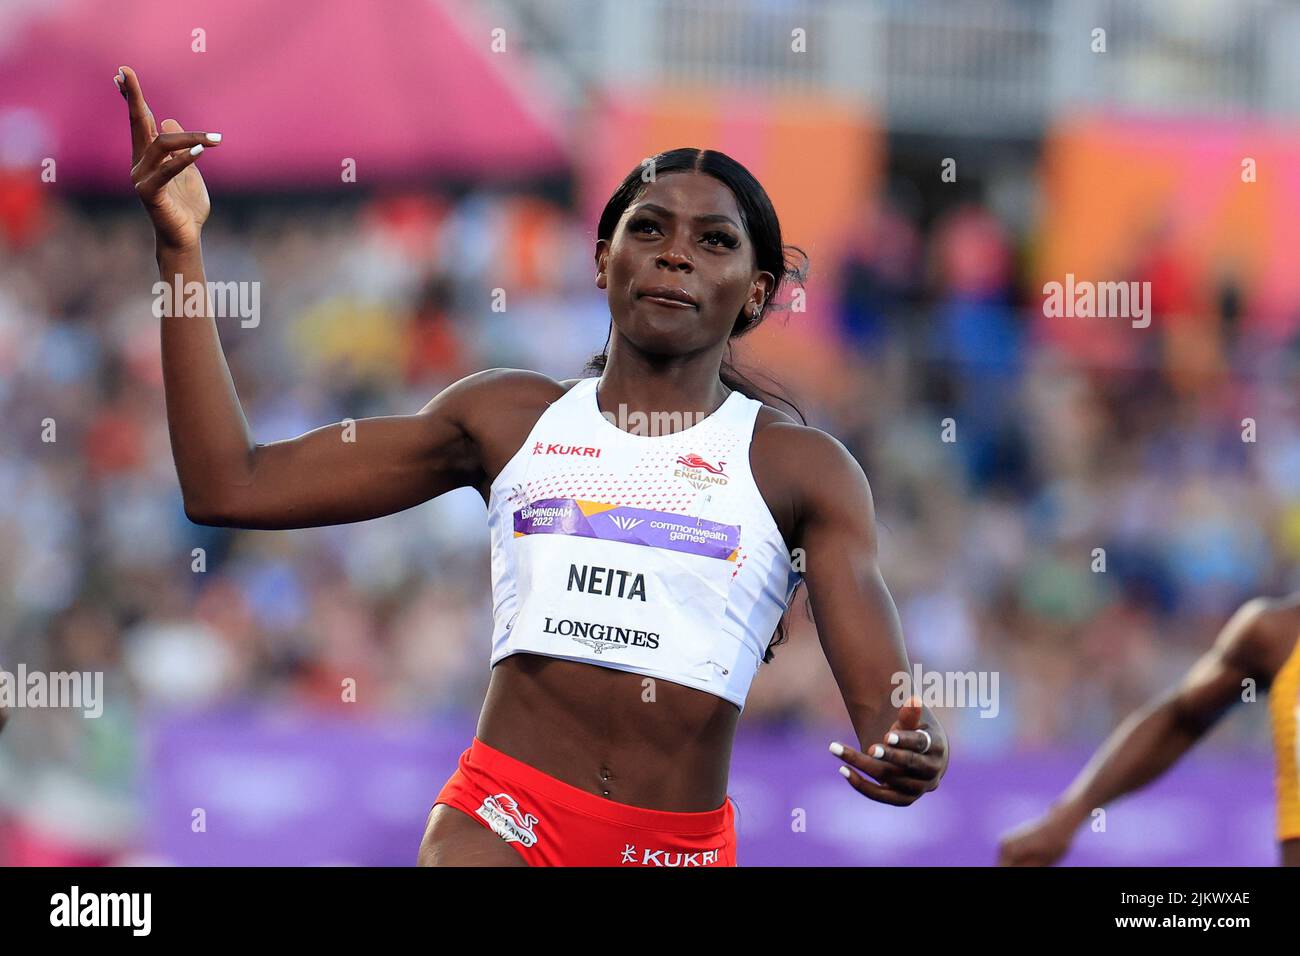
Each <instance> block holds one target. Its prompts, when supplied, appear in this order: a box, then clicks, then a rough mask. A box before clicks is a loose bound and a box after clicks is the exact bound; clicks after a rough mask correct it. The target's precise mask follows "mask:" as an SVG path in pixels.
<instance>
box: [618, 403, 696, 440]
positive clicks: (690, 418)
mask: <svg viewBox="0 0 1300 956" xmlns="http://www.w3.org/2000/svg"><path fill="white" fill-rule="evenodd" d="M600 414H601V415H602V416H603V417H604V418H605V420H606V421H607V422H609V423H610V424H611V425H614V426H615V427H617V428H621V429H622V430H623V431H625V432H631V433H632V434H633V435H643V436H645V437H647V438H658V437H660V436H663V435H671V434H673V433H675V432H680V431H684V430H685V429H687V428H690V427H691V426H693V425H698V424H699V423H700V422H702V421H704V420H705V419H706V418H708V417H709V415H711V414H713V413H712V412H642V411H631V412H630V411H628V408H627V405H625V404H623V403H620V404H619V406H618V411H617V412H607V411H604V410H602V411H601V413H600Z"/></svg>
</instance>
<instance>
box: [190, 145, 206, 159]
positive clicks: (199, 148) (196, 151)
mask: <svg viewBox="0 0 1300 956" xmlns="http://www.w3.org/2000/svg"><path fill="white" fill-rule="evenodd" d="M201 152H203V144H202V143H199V144H198V145H196V146H194V147H193V148H191V149H190V155H191V156H197V155H199V153H201Z"/></svg>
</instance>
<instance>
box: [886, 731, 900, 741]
mask: <svg viewBox="0 0 1300 956" xmlns="http://www.w3.org/2000/svg"><path fill="white" fill-rule="evenodd" d="M885 739H886V740H888V741H889V742H890V743H891V744H897V743H898V734H895V733H891V734H890V735H889V736H888V737H886V738H885Z"/></svg>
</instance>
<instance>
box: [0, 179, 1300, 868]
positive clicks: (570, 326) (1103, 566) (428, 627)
mask: <svg viewBox="0 0 1300 956" xmlns="http://www.w3.org/2000/svg"><path fill="white" fill-rule="evenodd" d="M7 222H8V231H7V234H6V235H4V237H3V238H2V239H0V243H2V244H3V246H4V249H3V255H2V256H0V418H2V420H3V424H0V429H3V433H4V454H3V456H0V667H2V668H5V669H8V670H10V671H13V670H14V669H15V668H16V666H17V664H18V662H20V661H21V662H24V663H26V665H27V666H28V668H30V669H37V668H40V669H45V670H50V671H73V670H75V671H103V672H104V673H105V675H106V678H105V681H106V683H105V704H104V715H103V717H101V718H100V719H98V720H85V719H82V718H81V717H80V716H79V715H78V714H77V713H76V712H67V711H54V710H47V711H40V712H37V711H29V712H24V713H21V714H19V715H18V716H17V717H16V719H11V721H10V726H9V727H7V728H6V731H5V734H4V735H3V736H0V832H3V833H4V836H3V837H0V862H5V861H6V860H9V861H25V860H41V861H47V862H77V861H79V862H96V861H99V860H102V859H115V858H120V857H119V856H117V854H120V852H121V850H122V848H123V847H127V846H130V845H131V842H132V839H133V836H132V835H133V834H135V833H138V832H139V831H140V827H141V826H142V822H143V820H144V815H145V810H144V807H145V805H146V804H145V800H146V797H147V794H144V793H142V790H141V772H142V771H141V768H142V766H143V764H144V761H145V760H146V758H147V748H148V734H147V729H148V727H149V722H150V720H151V719H153V718H154V716H155V715H156V714H158V713H160V712H165V711H168V710H172V709H176V708H182V709H192V708H204V707H210V706H214V705H218V704H228V703H237V702H241V701H247V702H255V703H258V704H270V705H275V706H280V705H282V706H286V707H293V708H320V709H330V710H341V709H344V708H353V709H354V712H366V713H379V712H382V713H401V714H407V715H412V716H416V717H419V718H425V717H434V718H436V717H440V716H452V715H465V714H473V713H476V712H477V709H478V708H479V706H480V705H481V703H482V699H483V693H484V690H485V688H486V685H487V679H488V668H487V658H488V652H489V646H488V640H489V636H490V633H491V601H490V590H489V557H488V535H487V528H486V521H485V509H484V506H483V502H482V500H481V499H480V498H479V497H478V495H477V493H475V492H473V491H471V490H468V489H462V490H459V491H456V492H453V493H450V494H448V495H445V496H443V497H442V498H439V499H438V500H435V501H433V502H429V503H427V504H425V505H423V506H420V507H419V508H416V509H413V510H411V511H409V512H406V513H403V514H400V515H394V516H390V517H387V518H383V519H379V520H375V521H369V522H364V523H359V524H354V525H344V526H338V527H332V528H317V529H305V530H294V531H238V530H229V529H219V528H209V527H200V526H196V525H194V524H191V523H190V522H189V521H188V520H187V519H186V517H185V515H184V512H183V509H182V503H181V499H180V494H179V489H178V485H177V481H176V474H175V470H174V467H173V463H172V458H171V450H170V444H169V439H168V432H167V420H166V414H165V404H164V396H163V390H162V383H161V372H160V360H159V336H158V323H157V320H156V319H155V318H154V317H153V316H152V314H151V303H152V294H151V286H152V283H153V282H154V281H155V280H156V279H157V275H156V265H155V262H154V257H153V242H152V235H151V232H150V230H149V226H148V223H147V221H146V219H145V217H144V215H143V213H142V212H140V211H139V210H138V209H134V208H124V207H118V206H113V207H110V208H96V209H91V208H88V207H84V206H78V205H74V204H64V203H51V204H49V205H48V206H43V207H42V208H40V209H39V210H37V211H32V212H30V214H24V215H23V216H21V217H11V218H10V219H9V220H7ZM593 232H594V224H593V223H588V222H585V221H580V220H579V218H578V217H577V216H576V215H575V214H574V213H573V212H572V211H571V210H570V209H568V208H567V207H565V206H562V205H557V204H555V203H553V202H551V201H549V200H547V199H544V198H540V197H536V196H530V195H520V194H504V193H496V192H473V191H472V192H469V193H466V194H464V195H460V196H456V197H452V196H445V197H440V196H431V195H408V196H392V197H386V198H378V199H376V198H372V199H369V200H366V201H362V202H353V203H349V204H346V205H337V204H326V203H323V202H317V203H313V202H300V203H293V202H283V201H279V202H275V203H273V204H270V205H266V206H258V205H257V204H252V203H250V204H248V205H246V206H245V205H240V203H239V202H238V201H237V200H235V201H231V202H226V201H225V200H223V199H222V198H221V197H218V202H217V208H216V211H215V213H214V216H213V218H212V220H211V222H210V223H209V224H208V226H207V227H206V229H205V234H204V250H205V261H206V265H207V275H208V278H209V279H210V280H213V281H227V280H238V281H255V282H258V283H260V310H261V311H260V316H259V319H258V322H257V323H256V324H255V325H251V326H248V327H243V326H241V324H240V323H239V322H238V321H237V320H223V321H222V323H221V334H222V340H223V344H224V347H225V352H226V356H227V359H228V361H229V364H230V368H231V372H232V375H233V378H234V381H235V383H236V386H237V388H238V391H239V395H240V399H241V400H242V403H243V407H244V410H245V414H246V416H247V419H248V422H249V424H250V427H251V429H252V433H253V435H254V437H255V439H256V440H257V441H260V442H270V441H275V440H279V439H284V438H289V437H292V436H295V435H298V434H301V433H303V432H305V431H308V430H310V429H313V428H316V427H319V426H321V425H324V424H327V423H330V422H335V421H338V420H340V419H343V418H348V417H351V418H362V417H368V416H376V415H391V414H407V413H413V412H415V411H417V410H419V408H420V407H422V406H423V405H424V404H425V403H427V402H428V401H429V399H431V398H432V397H433V396H434V395H435V394H437V392H438V391H439V390H441V389H442V388H444V387H445V386H447V385H448V384H450V383H451V382H454V381H455V380H457V379H458V378H460V377H462V376H464V375H466V374H469V373H471V372H473V371H476V370H479V369H483V368H491V367H498V366H511V367H522V368H531V369H536V370H538V371H541V372H544V373H546V374H549V375H552V376H555V377H556V378H569V377H576V376H579V375H581V374H582V370H583V366H584V365H585V363H586V360H587V359H588V358H589V357H590V355H591V354H592V353H593V352H597V351H599V350H600V348H601V347H602V344H603V343H604V341H605V335H606V332H607V329H608V320H609V315H608V308H607V305H606V303H605V300H604V293H603V292H601V291H600V290H597V289H596V288H594V285H593V283H592V274H593V269H592V260H591V256H592V250H593V246H592V242H593V239H592V236H593ZM1032 246H1033V236H1032V235H1027V234H1024V233H1023V231H1022V230H1019V229H1016V228H1014V227H1012V226H1011V225H1009V224H1008V223H1006V222H1005V221H1003V220H1002V219H1001V218H999V216H998V215H996V214H995V213H994V211H993V210H992V209H991V208H990V207H988V206H987V205H984V204H981V203H978V202H977V203H972V204H968V205H962V206H957V207H954V208H951V209H946V210H942V211H941V212H940V213H939V214H938V215H935V216H928V215H926V216H923V215H922V214H921V212H920V211H919V210H918V209H915V208H912V207H909V206H908V205H907V204H905V203H896V202H890V201H885V202H883V203H882V204H881V206H880V207H879V209H877V210H876V211H875V212H874V214H873V215H872V216H871V217H870V218H868V219H866V220H864V222H863V224H862V228H861V231H860V233H859V234H855V235H853V236H850V237H847V239H846V242H845V243H844V245H843V247H842V248H840V249H838V250H836V251H835V257H836V261H835V262H833V263H817V262H814V269H817V268H818V267H819V266H825V267H826V268H825V269H823V272H824V274H825V275H828V276H832V277H833V286H831V287H829V288H826V287H822V288H820V289H819V290H818V292H817V294H819V295H828V296H829V297H830V299H831V300H832V301H833V302H834V303H835V305H834V308H833V310H832V311H833V317H832V318H833V320H832V322H831V323H830V324H829V325H828V326H827V327H826V328H827V331H826V332H825V333H824V334H826V335H828V336H831V337H833V338H834V341H835V342H836V343H837V345H838V347H837V348H836V349H835V351H834V354H835V355H837V356H838V362H839V363H840V364H839V367H838V368H836V369H835V370H833V371H834V374H835V375H836V377H837V381H839V382H841V383H843V386H844V387H842V388H840V389H838V390H837V392H836V394H835V396H834V398H833V400H829V401H827V400H818V401H816V402H813V401H810V400H809V399H808V398H807V396H806V395H802V394H800V392H799V390H798V389H797V388H794V387H792V388H791V389H790V390H789V394H790V395H791V397H793V398H794V400H795V402H796V404H798V405H799V407H800V408H801V409H802V410H803V412H804V413H805V414H806V415H807V417H808V420H809V422H810V424H812V425H814V426H816V427H819V428H822V429H824V430H826V431H828V432H830V433H831V434H833V435H835V436H836V437H838V438H839V439H840V440H842V441H843V442H844V443H845V445H846V446H847V447H848V448H849V449H850V450H851V451H852V452H853V453H854V454H855V455H856V456H857V458H858V460H859V461H860V462H861V463H862V465H863V468H864V470H865V472H866V474H867V476H868V478H869V479H870V481H871V484H872V490H873V494H874V498H875V503H876V509H877V515H878V520H879V524H880V529H881V538H880V546H881V557H882V566H883V571H884V574H885V578H886V581H887V582H888V584H889V586H890V589H891V591H892V593H893V595H894V597H895V600H896V601H897V603H898V605H899V608H900V612H901V615H902V619H903V624H904V630H905V633H906V635H907V639H908V647H909V652H910V654H911V656H912V659H913V661H915V662H920V664H921V665H922V666H923V667H924V668H925V669H927V670H946V671H984V672H997V674H998V678H999V681H998V691H999V699H998V715H997V717H996V718H994V719H990V718H986V717H981V716H980V714H979V711H978V709H975V708H966V709H962V710H956V709H948V710H940V714H941V717H942V719H943V720H944V721H945V725H946V726H947V728H948V731H949V734H950V736H951V737H952V740H953V743H954V746H955V747H956V748H959V750H958V752H959V753H960V754H961V755H962V757H961V758H958V759H964V758H965V757H966V756H968V755H978V754H979V753H981V752H983V753H989V752H995V751H1000V752H1005V751H1008V750H1011V749H1015V748H1036V747H1049V746H1064V745H1092V744H1095V743H1097V742H1099V741H1100V739H1101V738H1102V737H1103V736H1104V735H1105V734H1106V733H1107V732H1108V731H1109V730H1110V729H1111V728H1113V726H1114V725H1115V724H1116V723H1117V721H1118V720H1119V719H1120V718H1121V717H1122V716H1123V715H1124V714H1126V713H1127V712H1128V711H1130V710H1132V709H1133V708H1135V707H1137V706H1141V705H1143V704H1145V703H1147V702H1148V701H1149V700H1150V699H1151V695H1152V694H1153V693H1155V692H1158V691H1159V690H1161V689H1163V688H1164V687H1166V686H1168V685H1169V684H1170V683H1171V682H1172V681H1173V680H1174V679H1175V678H1176V677H1177V676H1178V675H1179V674H1181V673H1182V672H1183V671H1184V670H1185V669H1186V668H1187V666H1188V665H1189V664H1190V662H1191V661H1192V660H1193V659H1194V658H1195V656H1197V655H1198V654H1199V653H1201V652H1202V651H1203V650H1204V649H1205V648H1206V647H1207V646H1208V643H1209V641H1210V640H1211V638H1212V636H1213V634H1214V633H1215V631H1216V630H1217V628H1218V627H1219V626H1220V625H1221V624H1222V623H1223V621H1224V620H1225V618H1226V617H1227V615H1228V614H1229V613H1230V612H1231V611H1232V610H1233V609H1234V608H1235V607H1236V606H1237V605H1238V604H1239V603H1240V602H1241V601H1242V600H1244V599H1245V598H1247V597H1250V596H1252V595H1255V594H1259V593H1270V594H1279V593H1282V592H1284V591H1285V590H1287V589H1294V588H1300V573H1298V571H1300V413H1298V412H1297V408H1296V404H1295V402H1296V395H1297V394H1300V389H1298V388H1297V386H1298V385H1300V348H1298V347H1297V346H1300V334H1298V335H1297V336H1296V337H1295V338H1293V339H1292V340H1291V341H1290V343H1288V344H1287V345H1285V346H1284V347H1282V348H1278V347H1277V346H1276V343H1269V344H1265V343H1261V342H1259V341H1257V340H1256V339H1254V338H1253V337H1252V335H1251V334H1250V331H1249V323H1248V322H1244V321H1242V316H1241V315H1240V314H1239V313H1240V311H1241V308H1240V302H1239V299H1238V298H1234V297H1233V296H1232V295H1217V296H1212V297H1210V301H1212V302H1213V303H1214V304H1213V306H1212V307H1211V308H1209V309H1206V308H1203V307H1202V306H1201V305H1199V304H1198V303H1200V302H1201V301H1202V300H1203V299H1204V296H1199V295H1197V294H1193V292H1188V293H1187V297H1186V301H1185V302H1183V301H1174V302H1163V303H1161V304H1158V305H1157V320H1156V323H1155V326H1154V327H1153V328H1151V329H1145V330H1142V329H1131V328H1128V327H1127V326H1124V327H1122V328H1119V329H1115V330H1113V337H1114V338H1115V340H1116V341H1117V342H1119V343H1120V345H1119V346H1118V347H1117V348H1118V351H1117V352H1116V353H1115V354H1113V355H1111V356H1109V357H1108V359H1107V361H1104V362H1099V361H1096V360H1095V358H1087V359H1085V358H1083V357H1081V356H1080V355H1078V354H1077V353H1075V352H1072V351H1071V346H1070V343H1069V342H1061V341H1057V340H1056V339H1055V338H1054V336H1053V335H1052V330H1051V328H1050V327H1049V326H1048V325H1047V320H1044V319H1043V318H1042V314H1041V298H1038V299H1036V298H1035V295H1034V289H1033V287H1032V284H1031V283H1030V282H1029V280H1028V278H1027V276H1028V274H1029V268H1028V266H1027V264H1026V263H1027V262H1028V261H1029V259H1030V256H1031V255H1032V251H1033V249H1032ZM1158 268H1162V266H1161V264H1160V263H1154V264H1153V263H1136V262H1135V263H1133V264H1132V274H1133V275H1134V276H1135V277H1142V276H1150V275H1151V274H1152V272H1151V270H1153V269H1158ZM1189 282H1190V280H1189ZM1171 285H1172V284H1171V283H1169V282H1165V283H1164V284H1163V285H1162V288H1164V289H1169V288H1170V287H1171ZM1191 285H1194V283H1191ZM496 289H502V290H506V295H507V297H508V298H507V299H506V300H505V302H504V306H505V307H504V309H500V310H496V309H494V303H499V300H496V299H494V296H493V290H496ZM1161 309H1163V311H1160V310H1161ZM1174 314H1178V315H1179V316H1180V322H1181V324H1180V325H1179V326H1178V328H1180V329H1181V330H1182V331H1181V332H1180V333H1179V334H1178V335H1177V336H1175V335H1171V334H1170V333H1169V331H1168V327H1167V326H1166V327H1164V328H1162V327H1161V324H1162V323H1161V319H1160V316H1162V315H1164V316H1172V315H1174ZM798 322H799V316H798V315H797V314H791V315H790V316H789V320H788V323H787V326H788V328H789V329H790V330H792V331H797V330H798V327H799V326H798ZM1188 343H1191V344H1188ZM739 354H740V356H741V358H742V359H743V356H744V352H743V350H742V351H741V352H740V353H739ZM766 371H767V372H769V373H770V374H772V375H774V376H775V377H776V378H777V379H778V380H780V379H781V378H782V370H781V368H780V367H779V366H769V367H768V368H767V369H766ZM1247 418H1249V419H1252V420H1253V421H1254V422H1255V423H1256V426H1257V432H1256V434H1255V435H1254V436H1252V437H1254V439H1255V440H1253V441H1249V440H1243V419H1247ZM947 420H951V421H950V423H949V422H947ZM787 621H788V624H789V628H790V637H789V641H788V643H786V644H784V645H782V646H780V647H778V648H777V651H776V659H775V662H774V663H773V664H772V665H771V666H767V667H764V668H763V669H762V671H761V672H760V674H759V677H758V679H757V681H756V683H755V685H754V688H753V691H752V693H751V696H750V699H749V703H748V704H747V707H746V709H745V716H744V721H743V723H742V732H744V730H745V729H746V728H749V727H753V726H756V725H768V726H779V727H788V726H797V725H800V724H803V725H827V724H832V723H833V724H836V725H840V726H845V725H846V717H845V711H844V707H843V705H842V703H841V702H840V698H839V696H838V693H837V691H836V688H835V684H834V681H833V678H832V677H831V674H830V671H829V669H828V667H827V666H826V663H825V660H824V658H823V657H822V654H821V651H820V648H819V646H818V644H817V640H816V633H815V630H814V629H813V625H812V623H811V621H810V618H809V615H808V613H807V608H806V606H805V603H804V600H803V591H802V590H801V591H800V594H799V597H798V599H797V603H796V605H795V606H794V607H793V608H792V609H791V611H790V614H789V616H788V619H787ZM347 678H352V679H354V680H355V682H356V684H355V686H356V688H357V690H356V700H355V703H344V702H343V701H342V697H341V692H340V688H341V685H342V682H343V681H344V680H345V679H347ZM1241 710H1242V712H1241V713H1240V714H1239V715H1238V716H1236V717H1234V718H1233V719H1232V720H1231V721H1230V722H1229V723H1228V725H1227V726H1226V727H1225V728H1224V729H1223V730H1222V731H1220V732H1219V733H1218V734H1216V738H1215V740H1214V741H1213V742H1212V746H1218V747H1225V748H1227V747H1230V748H1234V749H1245V750H1257V751H1262V750H1263V749H1264V748H1265V746H1266V737H1265V731H1264V722H1263V716H1262V714H1259V713H1257V712H1255V711H1253V710H1252V709H1251V708H1245V709H1241ZM955 765H956V760H955V761H954V766H955ZM5 818H8V825H7V826H5V825H4V820H5Z"/></svg>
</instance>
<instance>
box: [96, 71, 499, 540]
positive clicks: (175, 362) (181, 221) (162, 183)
mask: <svg viewBox="0 0 1300 956" xmlns="http://www.w3.org/2000/svg"><path fill="white" fill-rule="evenodd" d="M114 81H115V82H116V83H117V85H118V88H119V89H120V90H121V91H122V94H123V96H124V97H125V98H126V101H127V106H128V112H129V115H130V120H131V150H132V167H133V168H132V170H131V179H132V181H133V183H134V185H135V189H136V193H137V194H138V195H139V197H140V199H141V201H142V202H143V203H144V206H145V209H146V210H147V211H148V213H149V216H150V218H151V219H152V220H153V224H154V232H155V239H156V251H157V258H158V269H159V275H160V279H161V281H162V282H164V283H166V285H167V287H168V288H171V289H183V288H185V287H186V286H187V285H188V284H189V283H192V282H196V283H200V286H199V288H202V289H206V288H207V285H206V276H205V274H204V269H203V253H202V247H201V245H200V232H201V230H202V227H203V223H204V221H205V220H206V219H207V217H208V211H209V202H208V194H207V189H206V188H205V186H204V184H203V179H202V177H201V176H200V175H199V172H198V169H197V167H195V166H194V161H195V159H196V158H197V155H198V153H195V152H192V150H193V149H194V148H195V147H202V146H204V145H205V144H213V142H214V141H213V140H212V138H211V137H212V135H213V134H208V133H200V132H185V131H183V130H182V129H181V126H180V124H179V123H177V122H176V121H175V120H164V121H163V124H162V132H161V133H159V132H158V130H157V128H156V127H155V125H154V119H153V114H152V112H151V111H150V110H149V107H148V105H147V104H146V103H145V99H144V95H143V93H142V92H141V89H140V83H139V79H138V78H137V77H136V75H135V73H134V72H133V71H132V70H131V69H130V68H129V67H123V68H122V69H121V70H120V71H119V73H118V75H117V76H116V77H115V78H114ZM216 142H219V139H218V140H217V141H216ZM201 152H202V149H200V150H199V153H201ZM179 298H180V297H179V296H177V297H176V299H173V300H172V303H171V304H172V308H171V309H170V310H167V311H165V314H164V316H163V318H162V319H161V322H162V366H163V385H164V389H165V391H166V401H167V425H168V431H169V433H170V436H171V446H172V456H173V458H174V459H175V462H176V474H177V477H178V478H179V480H180V486H181V493H182V496H183V498H184V502H185V513H186V515H187V516H189V518H190V519H191V520H192V521H195V522H197V523H200V524H210V525H225V526H231V527H240V528H303V527H313V526H317V525H325V524H342V523H346V522H351V521H361V520H364V519H367V518H375V517H379V516H381V515H386V514H392V513H393V512H396V511H402V510H404V509H406V508H410V507H413V506H414V505H417V504H420V503H421V502H423V501H427V500H428V499H430V498H433V497H435V496H437V495H440V494H442V493H443V492H446V491H449V490H451V489H453V488H458V487H463V486H467V485H474V484H476V483H477V482H478V481H479V480H480V479H481V478H482V466H481V463H480V460H479V455H478V449H477V447H476V445H475V443H474V442H473V441H472V440H471V439H470V431H469V428H468V427H467V420H468V417H469V415H470V412H471V410H472V408H474V407H475V406H479V407H481V405H482V403H483V402H484V401H485V399H490V395H491V393H492V391H493V389H494V386H497V385H498V383H500V382H501V381H502V379H503V376H508V374H509V372H508V371H506V370H489V371H487V372H479V373H477V374H475V375H471V376H468V377H467V378H464V379H462V380H461V381H459V382H457V383H455V384H453V385H452V386H450V387H449V388H447V389H445V390H444V391H443V392H442V393H441V394H439V395H438V396H437V397H436V398H434V399H433V401H431V402H430V403H429V404H428V405H426V406H425V407H424V408H423V409H422V410H421V411H420V412H419V413H418V414H414V415H396V416H389V417H382V418H369V419H362V420H361V421H357V422H355V423H348V424H347V427H345V426H344V425H342V424H338V425H329V426H325V427H323V428H318V429H315V430H314V431H311V432H308V433H307V434H305V435H300V436H299V437H297V438H292V439H288V440H285V441H277V442H271V443H270V444H258V443H256V442H254V441H253V439H252V436H251V434H250V432H249V428H248V423H247V421H246V420H245V418H244V412H243V409H242V408H241V407H240V403H239V396H238V395H237V394H236V392H235V386H234V382H233V381H232V379H231V376H230V370H229V368H228V367H227V365H226V359H225V356H224V355H223V354H222V351H221V342H220V339H219V338H218V336H217V327H216V323H215V321H214V320H213V318H212V317H211V315H210V314H209V310H208V301H207V297H206V296H204V297H203V305H204V309H203V314H202V315H199V316H195V315H186V314H185V309H183V308H181V307H180V306H181V302H180V301H178V300H179ZM515 374H519V373H515Z"/></svg>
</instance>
